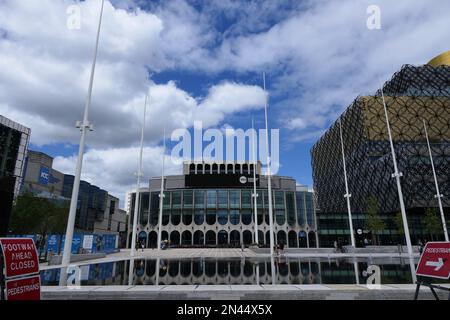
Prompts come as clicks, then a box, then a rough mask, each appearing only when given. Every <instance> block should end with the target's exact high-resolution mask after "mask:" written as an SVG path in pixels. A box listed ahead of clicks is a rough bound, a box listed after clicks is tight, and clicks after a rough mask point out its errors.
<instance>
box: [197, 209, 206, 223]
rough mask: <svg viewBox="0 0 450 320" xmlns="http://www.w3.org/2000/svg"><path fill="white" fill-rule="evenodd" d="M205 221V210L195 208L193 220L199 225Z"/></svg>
mask: <svg viewBox="0 0 450 320" xmlns="http://www.w3.org/2000/svg"><path fill="white" fill-rule="evenodd" d="M204 221H205V210H195V215H194V222H195V224H196V225H201V224H203V222H204Z"/></svg>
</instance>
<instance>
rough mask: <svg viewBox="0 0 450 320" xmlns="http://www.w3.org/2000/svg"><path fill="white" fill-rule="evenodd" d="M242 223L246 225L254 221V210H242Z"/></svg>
mask: <svg viewBox="0 0 450 320" xmlns="http://www.w3.org/2000/svg"><path fill="white" fill-rule="evenodd" d="M241 212H242V223H243V224H245V225H249V224H250V223H252V211H251V210H242V211H241Z"/></svg>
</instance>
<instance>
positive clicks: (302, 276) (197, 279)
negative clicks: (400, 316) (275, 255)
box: [41, 257, 411, 285]
mask: <svg viewBox="0 0 450 320" xmlns="http://www.w3.org/2000/svg"><path fill="white" fill-rule="evenodd" d="M353 262H354V261H353V259H352V258H351V259H350V258H349V259H328V258H294V257H289V258H287V259H282V260H277V259H275V274H276V277H275V283H276V284H354V283H356V276H355V268H354V263H353ZM373 264H376V265H378V266H379V267H380V271H381V283H382V284H392V283H410V282H411V275H410V267H409V265H408V262H407V260H406V259H400V258H398V257H397V258H394V257H392V258H379V259H371V258H358V259H357V265H358V268H357V270H358V271H357V272H358V279H359V283H361V284H364V283H366V281H367V279H368V276H369V275H370V274H368V273H367V268H368V266H369V265H373ZM80 268H81V270H80V271H81V272H80V279H81V285H126V284H128V268H129V261H118V262H108V263H99V264H92V265H84V266H81V267H80ZM41 275H42V278H41V279H42V283H43V285H58V279H59V269H51V270H45V271H41ZM133 284H135V285H217V284H219V285H220V284H222V285H242V284H244V285H254V284H272V275H271V267H270V260H268V259H267V258H233V259H214V258H205V259H201V258H193V259H170V260H166V259H151V260H136V261H135V264H134V279H133Z"/></svg>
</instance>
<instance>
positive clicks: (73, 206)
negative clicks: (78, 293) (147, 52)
mask: <svg viewBox="0 0 450 320" xmlns="http://www.w3.org/2000/svg"><path fill="white" fill-rule="evenodd" d="M104 3H105V0H102V6H101V10H100V17H99V21H98V29H97V39H96V42H95V50H94V60H93V61H92V68H91V76H90V79H89V88H88V96H87V100H86V105H85V107H84V116H83V122H80V121H77V128H80V130H81V137H80V146H79V149H78V159H77V165H76V169H75V179H74V182H73V188H72V197H71V200H70V210H69V217H68V220H67V229H66V237H65V243H64V252H63V257H62V262H61V272H60V278H59V285H60V286H62V285H66V282H67V269H66V268H67V266H68V265H69V264H70V256H71V249H72V239H73V229H74V226H75V217H76V214H77V203H78V192H79V188H80V179H81V169H82V166H83V154H84V142H85V138H86V132H87V130H89V131H92V129H93V127H92V124H91V123H89V120H88V116H89V107H90V105H91V96H92V86H93V82H94V73H95V63H96V61H97V51H98V42H99V38H100V28H101V24H102V16H103V5H104Z"/></svg>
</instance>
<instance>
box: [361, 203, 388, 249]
mask: <svg viewBox="0 0 450 320" xmlns="http://www.w3.org/2000/svg"><path fill="white" fill-rule="evenodd" d="M379 211H380V209H379V205H378V200H377V199H376V198H375V197H373V196H371V197H369V198H368V199H367V220H366V229H368V230H370V231H372V237H373V240H374V243H375V242H376V243H378V235H379V233H380V231H382V230H384V229H385V228H386V223H385V222H384V221H383V220H382V219H381V218H380V215H379ZM375 240H376V241H375Z"/></svg>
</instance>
